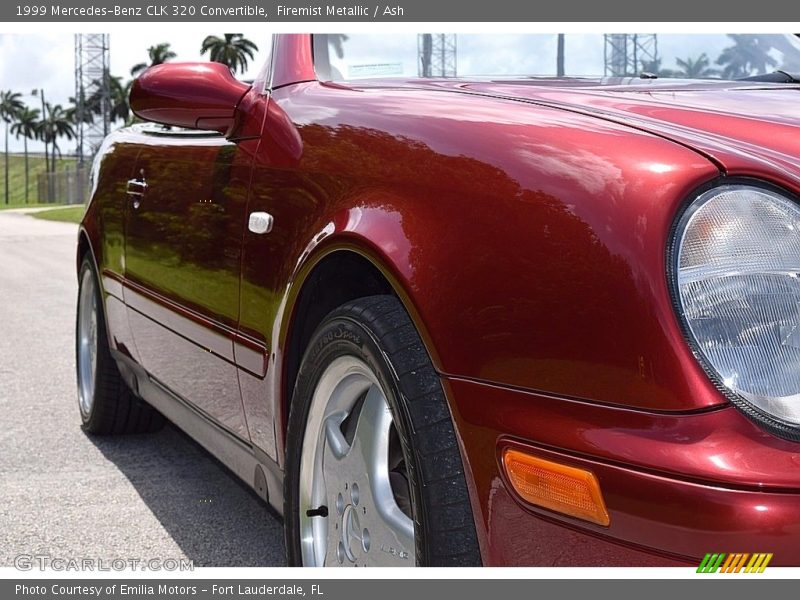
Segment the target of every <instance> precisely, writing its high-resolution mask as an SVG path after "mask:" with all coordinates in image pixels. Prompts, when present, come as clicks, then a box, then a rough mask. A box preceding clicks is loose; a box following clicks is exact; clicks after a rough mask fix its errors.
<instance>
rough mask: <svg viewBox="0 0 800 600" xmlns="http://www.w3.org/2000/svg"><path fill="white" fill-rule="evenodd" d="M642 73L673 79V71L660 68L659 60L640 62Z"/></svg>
mask: <svg viewBox="0 0 800 600" xmlns="http://www.w3.org/2000/svg"><path fill="white" fill-rule="evenodd" d="M641 72H642V73H652V74H653V75H655V76H657V77H675V71H673V70H672V69H664V68H662V67H661V59H660V58H655V59H653V60H643V61H642V71H641Z"/></svg>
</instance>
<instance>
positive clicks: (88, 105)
mask: <svg viewBox="0 0 800 600" xmlns="http://www.w3.org/2000/svg"><path fill="white" fill-rule="evenodd" d="M110 90H111V85H110V74H109V35H108V34H107V33H78V34H75V108H76V112H75V121H76V127H77V131H76V133H77V140H78V146H77V148H76V154H77V157H78V164H79V165H83V163H84V161H85V160H86V159H89V160H91V158H92V157H93V156H94V154H95V152H97V149H98V148H99V147H100V144H101V142H102V141H103V138H104V137H105V136H106V135H108V131H109V125H110V123H111V91H110Z"/></svg>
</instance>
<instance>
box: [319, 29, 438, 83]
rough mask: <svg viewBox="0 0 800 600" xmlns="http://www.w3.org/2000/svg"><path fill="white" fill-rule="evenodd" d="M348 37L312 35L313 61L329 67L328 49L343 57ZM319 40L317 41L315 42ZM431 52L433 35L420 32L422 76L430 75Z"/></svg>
mask: <svg viewBox="0 0 800 600" xmlns="http://www.w3.org/2000/svg"><path fill="white" fill-rule="evenodd" d="M348 39H349V38H348V37H347V36H346V35H345V34H343V33H323V34H319V35H315V36H314V59H315V60H314V62H316V63H317V64H319V65H321V66H322V67H323V68H327V69H330V68H331V58H330V49H331V47H332V48H333V51H334V52H335V53H336V56H338V57H339V58H344V43H345V42H346V41H347V40H348ZM317 42H319V43H317ZM432 52H433V35H432V34H430V33H423V34H422V54H421V56H420V65H419V67H420V70H421V75H422V77H430V76H431V61H432V59H431V53H432Z"/></svg>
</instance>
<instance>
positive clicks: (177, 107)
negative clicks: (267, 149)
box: [130, 62, 250, 133]
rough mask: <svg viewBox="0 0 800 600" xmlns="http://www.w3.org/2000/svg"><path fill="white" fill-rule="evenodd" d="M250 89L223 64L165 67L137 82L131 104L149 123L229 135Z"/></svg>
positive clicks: (152, 68)
mask: <svg viewBox="0 0 800 600" xmlns="http://www.w3.org/2000/svg"><path fill="white" fill-rule="evenodd" d="M249 89H250V86H249V85H247V84H245V83H242V82H240V81H238V80H237V79H236V78H235V77H234V76H233V74H232V73H231V70H230V69H229V68H228V67H227V66H225V65H223V64H220V63H215V62H205V63H180V64H177V65H174V64H173V65H165V64H161V65H155V66H153V67H150V68H149V69H147V70H146V71H145V72H144V73H142V74H141V75H140V76H139V77H137V78H136V79H135V80H134V81H133V86H132V87H131V94H130V104H131V109H132V110H133V112H135V113H136V114H137V115H138V116H139V117H141V118H143V119H145V120H148V121H155V122H158V123H165V124H167V125H175V126H177V127H195V128H198V129H210V130H214V131H219V132H220V133H229V132H230V131H231V130H232V129H233V127H234V123H235V116H236V107H237V106H238V105H239V103H240V101H241V100H242V96H244V94H245V93H246V92H247V90H249Z"/></svg>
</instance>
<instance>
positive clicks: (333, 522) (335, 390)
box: [299, 356, 415, 566]
mask: <svg viewBox="0 0 800 600" xmlns="http://www.w3.org/2000/svg"><path fill="white" fill-rule="evenodd" d="M306 427H307V429H306V433H305V437H304V444H303V458H302V461H301V481H300V491H301V494H300V496H301V501H300V507H299V508H300V510H301V511H302V512H301V514H300V525H301V540H302V549H303V563H304V564H307V565H311V564H315V565H322V564H327V565H341V566H365V565H384V566H392V565H396V566H400V565H402V566H408V565H413V564H414V558H415V554H414V524H413V522H412V520H411V519H410V518H408V517H407V516H406V515H405V514H404V513H403V511H402V510H401V509H400V507H399V506H398V505H397V500H396V498H395V496H394V493H393V490H392V485H391V479H390V468H394V467H395V466H396V465H395V464H394V463H396V460H397V459H396V457H395V458H392V459H390V456H389V446H390V442H389V440H390V432H391V430H392V427H393V421H392V413H391V411H390V409H389V406H388V403H387V400H386V396H385V395H384V392H383V391H382V389H381V386H380V384H379V383H378V382H377V381H376V378H375V375H374V374H373V373H372V371H371V369H370V368H369V367H368V366H367V365H366V364H365V363H364V362H363V361H361V360H359V359H356V358H354V357H352V356H347V357H341V358H339V359H337V360H336V361H334V362H333V363H332V364H331V365H330V366H329V367H328V368H327V370H326V371H325V372H324V373H323V374H322V375H321V377H320V380H319V382H318V384H317V388H316V390H315V392H314V396H313V400H312V406H311V408H310V412H309V417H308V421H307V425H306ZM348 440H351V441H348ZM390 460H391V461H392V463H391V465H390ZM323 504H324V505H325V506H326V508H327V516H326V517H323V516H312V517H308V516H307V515H306V511H307V510H310V509H313V510H317V509H318V508H319V507H320V506H322V505H323Z"/></svg>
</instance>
